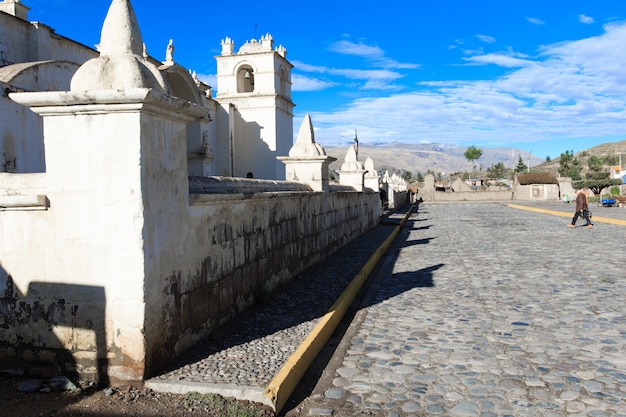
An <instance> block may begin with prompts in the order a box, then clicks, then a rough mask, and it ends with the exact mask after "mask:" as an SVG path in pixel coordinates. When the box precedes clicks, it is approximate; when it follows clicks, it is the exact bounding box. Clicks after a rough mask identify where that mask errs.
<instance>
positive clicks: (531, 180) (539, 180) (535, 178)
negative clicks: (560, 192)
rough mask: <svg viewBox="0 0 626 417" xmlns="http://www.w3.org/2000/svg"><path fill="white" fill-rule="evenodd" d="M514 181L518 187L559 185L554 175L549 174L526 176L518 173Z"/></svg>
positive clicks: (540, 173) (530, 173) (531, 173)
mask: <svg viewBox="0 0 626 417" xmlns="http://www.w3.org/2000/svg"><path fill="white" fill-rule="evenodd" d="M515 180H516V181H517V183H518V184H519V185H533V184H557V185H558V184H559V180H558V179H557V177H556V174H553V173H551V172H529V173H526V174H523V173H520V174H517V175H516V176H515Z"/></svg>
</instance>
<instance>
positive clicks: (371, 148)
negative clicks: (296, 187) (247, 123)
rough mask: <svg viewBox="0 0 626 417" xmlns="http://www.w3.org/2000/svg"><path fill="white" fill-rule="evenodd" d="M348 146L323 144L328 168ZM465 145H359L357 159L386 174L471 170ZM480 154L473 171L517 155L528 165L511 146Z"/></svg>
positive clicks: (533, 160) (337, 165)
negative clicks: (326, 145) (331, 161)
mask: <svg viewBox="0 0 626 417" xmlns="http://www.w3.org/2000/svg"><path fill="white" fill-rule="evenodd" d="M348 147H349V146H338V147H324V149H325V150H326V153H327V154H328V155H330V156H333V157H335V158H337V161H335V162H333V163H332V164H331V165H330V169H331V170H335V171H339V170H340V169H341V164H343V162H344V160H345V157H346V152H347V151H348ZM466 150H467V148H466V147H462V146H456V145H448V144H439V143H430V144H404V143H391V144H385V145H369V144H367V145H364V144H360V145H359V155H358V159H359V161H360V162H362V163H364V162H365V160H366V159H367V158H368V157H371V158H372V160H373V161H374V168H375V169H376V170H378V171H379V172H380V171H384V170H388V171H389V173H390V174H391V173H393V172H397V173H398V172H401V171H408V172H411V173H412V174H414V175H415V174H417V173H418V172H420V173H422V174H426V172H427V171H429V170H430V171H432V172H434V173H442V174H443V175H446V174H452V173H455V172H464V171H467V172H471V171H472V170H473V166H472V163H471V162H469V161H468V160H467V158H465V155H464V154H465V151H466ZM481 150H482V156H481V157H480V159H479V160H477V161H475V164H476V170H481V167H482V169H487V168H490V167H491V166H492V165H495V164H497V163H498V162H502V163H503V164H504V165H505V166H506V167H507V168H512V167H514V166H517V163H518V160H519V157H520V156H521V157H522V159H523V161H524V163H525V164H526V165H528V163H529V159H528V158H529V155H528V153H527V152H526V151H524V150H521V149H514V148H481ZM542 162H545V160H544V159H542V158H537V157H535V156H532V155H531V156H530V165H531V166H535V165H538V164H540V163H542Z"/></svg>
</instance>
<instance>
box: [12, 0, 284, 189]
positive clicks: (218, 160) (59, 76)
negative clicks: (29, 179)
mask: <svg viewBox="0 0 626 417" xmlns="http://www.w3.org/2000/svg"><path fill="white" fill-rule="evenodd" d="M0 12H3V13H0V87H1V91H2V95H1V96H0V172H10V173H32V172H45V170H46V166H45V165H46V163H45V152H44V146H43V127H42V119H41V117H40V116H38V115H36V114H35V113H33V112H32V111H30V110H29V109H27V108H26V107H24V106H20V105H18V104H17V103H15V102H13V101H12V100H10V99H9V98H8V95H9V93H11V92H28V91H65V90H69V89H70V81H71V78H72V76H73V75H74V73H75V72H76V70H77V69H78V68H79V67H80V66H81V65H82V64H84V63H85V62H86V61H87V60H89V59H91V58H95V57H97V56H98V55H99V51H97V50H94V49H92V48H90V47H87V46H85V45H82V44H80V43H78V42H76V41H74V40H71V39H68V38H65V37H63V36H62V35H60V34H57V33H56V32H55V31H54V29H53V28H51V27H49V26H46V25H45V24H43V23H40V22H29V21H28V12H29V8H28V7H27V6H26V5H25V4H24V3H22V2H21V1H20V0H4V1H1V2H0ZM173 46H174V45H173V42H172V41H170V44H169V45H167V47H166V46H163V51H164V57H163V58H164V59H163V60H159V59H155V58H153V57H150V56H148V55H147V52H146V51H147V48H146V47H145V45H144V47H143V51H144V57H145V58H146V59H148V60H150V61H152V62H153V63H154V64H155V65H156V66H157V67H158V69H159V71H160V72H161V74H162V75H163V77H164V78H165V80H166V81H167V85H166V88H167V89H168V91H167V92H168V94H170V95H172V96H174V97H180V98H183V99H185V100H188V101H190V102H192V103H195V104H197V105H198V106H201V107H203V108H204V109H206V114H207V117H206V118H204V119H203V120H202V121H201V122H195V123H192V125H191V126H190V127H189V128H188V132H187V148H188V149H187V153H188V169H189V175H190V176H209V175H219V176H230V177H251V176H252V177H253V178H262V179H274V180H282V179H285V166H284V164H283V163H282V162H280V161H279V160H277V159H276V158H277V157H278V156H286V155H287V154H288V153H289V149H290V148H291V146H292V144H293V108H294V103H293V102H292V99H291V69H292V65H291V64H290V63H289V61H288V60H287V58H286V56H287V50H286V49H285V48H284V47H283V46H278V47H275V46H274V40H273V38H272V36H271V35H269V34H267V35H265V36H262V37H261V39H259V40H256V39H253V40H251V41H247V42H245V43H244V44H243V45H242V46H241V47H239V48H238V49H236V46H235V42H234V41H233V40H232V39H230V38H226V39H224V40H222V43H221V55H219V56H217V57H216V60H217V86H216V87H217V88H216V90H217V94H216V95H215V97H213V89H212V88H211V87H210V86H208V85H206V84H204V83H202V82H200V81H199V80H198V79H197V77H196V76H195V74H190V72H189V70H188V69H186V68H184V67H183V66H181V65H179V64H178V63H176V62H175V60H174V47H173Z"/></svg>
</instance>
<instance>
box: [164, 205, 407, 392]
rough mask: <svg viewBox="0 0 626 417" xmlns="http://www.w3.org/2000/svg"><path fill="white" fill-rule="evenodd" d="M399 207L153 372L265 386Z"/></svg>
mask: <svg viewBox="0 0 626 417" xmlns="http://www.w3.org/2000/svg"><path fill="white" fill-rule="evenodd" d="M401 217H402V213H396V214H393V215H391V216H390V217H389V218H385V219H384V220H385V221H384V222H381V224H380V225H378V226H376V227H375V228H374V229H372V230H370V231H369V232H367V233H365V234H364V235H362V236H360V237H358V238H357V239H355V240H354V241H352V242H351V243H349V244H347V245H346V246H344V247H342V248H340V249H338V250H337V251H336V252H335V253H334V254H333V255H331V256H329V257H328V258H326V259H325V260H323V261H321V262H319V263H317V264H316V265H314V266H313V267H311V268H309V269H308V270H306V271H304V272H303V273H301V274H300V275H298V276H297V277H296V278H294V279H293V280H292V281H291V282H290V283H288V284H286V285H284V286H282V287H281V288H279V289H278V290H277V291H276V293H275V294H273V295H272V298H271V300H270V302H269V303H267V304H266V305H262V306H258V305H257V306H254V307H252V308H251V309H250V310H248V311H245V312H243V313H242V314H240V315H239V316H238V317H236V318H235V319H233V320H232V321H231V322H229V323H228V324H227V325H225V326H223V328H220V329H218V330H217V331H215V332H214V334H213V335H212V336H211V338H210V339H208V340H205V341H203V342H201V343H199V344H198V345H196V346H194V347H193V348H192V349H190V350H189V351H188V352H186V353H185V354H184V355H183V356H182V357H179V358H177V359H176V360H175V361H174V366H173V368H174V370H172V371H169V372H167V373H164V374H162V375H160V376H157V377H156V378H154V379H155V380H161V381H168V382H173V381H186V382H194V383H207V384H219V385H237V386H248V387H265V386H266V385H267V384H268V383H269V382H270V381H271V380H272V378H273V377H274V376H275V375H276V374H277V373H278V371H279V370H280V368H281V367H282V366H283V365H284V363H285V362H286V361H287V359H288V358H289V357H290V356H291V354H292V353H293V352H295V350H296V349H297V347H298V346H299V345H300V344H301V343H302V342H303V341H304V339H305V338H306V337H307V335H308V334H309V333H310V332H311V331H312V329H313V328H314V327H315V325H316V324H317V322H318V321H319V319H320V317H321V316H323V315H324V314H325V313H326V312H327V311H328V309H329V308H330V307H331V306H332V304H333V303H334V302H335V301H336V300H337V298H339V296H340V295H341V293H342V292H343V291H344V290H345V288H346V287H347V286H348V284H349V283H350V282H351V281H352V279H353V278H354V277H355V276H356V275H357V274H358V272H359V271H360V270H361V268H362V267H363V265H364V264H365V263H366V262H367V260H368V259H369V258H370V257H371V256H372V254H373V253H374V251H375V250H376V249H377V248H378V247H379V246H380V245H381V244H382V243H383V242H384V240H385V239H386V238H387V237H388V236H389V234H390V233H391V232H392V231H393V229H394V227H395V225H394V223H395V224H397V223H399V222H400V219H401Z"/></svg>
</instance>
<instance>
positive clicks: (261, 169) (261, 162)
mask: <svg viewBox="0 0 626 417" xmlns="http://www.w3.org/2000/svg"><path fill="white" fill-rule="evenodd" d="M234 154H235V155H236V162H234V167H233V168H234V176H235V177H242V178H243V177H248V174H251V175H252V177H248V178H262V179H275V178H276V164H277V162H276V163H275V162H274V161H276V156H279V155H277V154H276V152H274V151H272V150H271V149H270V147H269V146H268V144H267V143H266V142H265V141H264V140H263V128H262V127H261V125H259V124H258V123H257V122H248V121H246V120H244V119H243V118H242V117H241V114H240V113H239V112H237V113H236V118H235V139H234ZM281 156H282V155H281ZM268 161H270V162H269V163H268ZM281 164H282V162H281Z"/></svg>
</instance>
